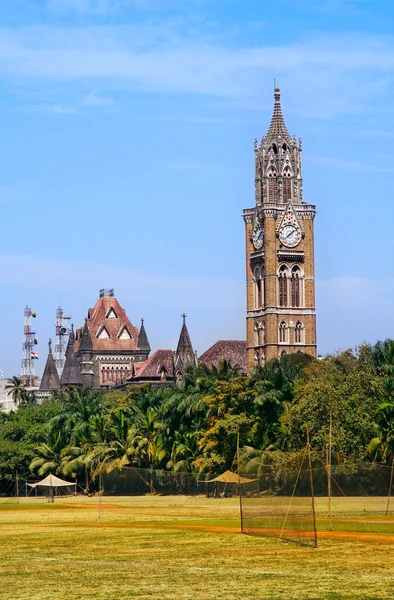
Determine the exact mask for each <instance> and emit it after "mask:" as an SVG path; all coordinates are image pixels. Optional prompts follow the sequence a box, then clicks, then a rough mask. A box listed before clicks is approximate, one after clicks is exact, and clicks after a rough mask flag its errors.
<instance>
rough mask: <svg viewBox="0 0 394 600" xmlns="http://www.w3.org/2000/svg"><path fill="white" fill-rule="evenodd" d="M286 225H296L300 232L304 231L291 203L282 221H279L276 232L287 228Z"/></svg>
mask: <svg viewBox="0 0 394 600" xmlns="http://www.w3.org/2000/svg"><path fill="white" fill-rule="evenodd" d="M285 225H294V226H295V227H297V229H299V230H300V231H302V232H303V231H304V229H303V227H302V225H301V223H300V221H299V220H298V217H297V215H296V212H295V210H294V207H293V204H292V203H291V202H289V206H288V207H287V209H286V210H285V212H284V214H283V217H282V219H281V220H280V221H278V225H277V226H276V230H277V231H279V230H280V229H282V227H285Z"/></svg>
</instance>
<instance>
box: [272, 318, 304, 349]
mask: <svg viewBox="0 0 394 600" xmlns="http://www.w3.org/2000/svg"><path fill="white" fill-rule="evenodd" d="M278 339H279V343H280V344H292V343H294V344H304V343H305V327H304V325H303V324H302V323H301V321H297V323H296V325H295V327H294V340H290V330H289V326H288V324H287V322H286V321H281V322H280V323H279V331H278Z"/></svg>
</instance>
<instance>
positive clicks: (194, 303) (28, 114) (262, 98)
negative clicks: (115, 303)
mask: <svg viewBox="0 0 394 600" xmlns="http://www.w3.org/2000/svg"><path fill="white" fill-rule="evenodd" d="M393 31H394V7H393V5H392V3H391V2H389V1H388V0H387V1H386V2H384V1H377V0H374V1H369V0H349V1H346V0H342V1H339V0H320V1H319V0H297V1H296V2H295V1H293V0H264V1H263V0H248V1H246V2H245V1H244V0H13V1H12V2H11V1H10V0H9V1H7V2H3V3H2V10H1V14H0V123H1V131H2V134H1V141H0V164H1V168H0V206H1V216H2V219H1V222H2V229H1V238H0V244H1V247H0V266H1V271H0V273H1V275H0V288H1V298H2V310H1V315H0V330H1V344H0V368H1V369H3V370H4V373H5V375H7V376H10V375H12V374H14V373H17V372H19V369H20V358H21V345H22V341H23V340H22V336H23V308H24V306H25V305H26V304H29V305H30V306H32V307H33V308H35V309H36V310H37V313H38V316H37V319H36V320H35V323H34V325H35V327H36V329H37V333H38V338H39V347H38V350H39V353H40V361H39V363H38V365H37V370H38V371H39V372H40V371H41V370H42V368H43V366H44V363H45V358H46V342H47V339H48V337H49V336H50V335H51V336H52V337H53V335H54V332H53V323H54V318H55V311H56V308H57V306H58V304H59V301H60V302H61V305H62V307H63V309H64V310H65V312H66V313H68V314H71V315H72V320H73V322H74V323H75V324H76V325H80V324H82V322H83V318H84V317H85V315H86V312H87V309H88V308H89V307H90V306H93V305H94V302H95V301H96V298H97V296H98V290H99V288H101V287H114V288H115V292H116V295H117V297H118V299H119V301H120V303H121V304H122V305H123V306H124V307H125V308H126V310H127V312H128V315H129V317H130V319H131V321H132V322H133V323H135V324H136V325H138V324H139V319H140V318H141V317H144V318H145V325H146V329H147V333H148V336H149V339H150V342H151V346H152V348H153V349H156V348H159V347H162V348H174V347H175V346H176V343H177V338H178V334H179V330H180V327H181V317H180V315H181V313H182V312H183V311H185V312H186V313H187V314H188V326H189V331H190V334H191V337H192V340H193V343H194V345H195V347H196V349H197V350H198V352H199V353H201V352H203V351H204V350H206V349H207V348H208V347H209V346H210V345H211V344H212V343H214V342H215V341H216V340H217V339H220V338H227V339H234V338H235V339H239V338H243V337H244V335H245V334H244V314H245V291H244V280H245V275H244V267H245V257H244V225H243V221H242V219H241V214H242V209H243V208H246V207H250V206H253V202H254V184H253V177H254V170H253V169H254V165H253V159H254V153H253V140H254V138H255V137H257V138H260V137H261V135H262V134H264V133H265V132H266V130H267V129H268V125H269V121H270V118H271V112H272V106H273V80H274V78H276V79H277V80H278V81H279V85H280V87H281V92H282V108H283V112H284V116H285V120H286V123H287V127H288V129H289V131H290V133H291V134H292V135H293V134H296V135H297V136H300V137H301V138H302V140H303V174H304V199H305V200H306V201H309V202H312V203H315V204H316V206H317V210H318V216H317V218H316V222H315V224H316V291H317V311H318V343H319V351H320V352H322V353H326V352H333V351H335V350H337V349H339V348H347V347H350V346H354V345H356V344H357V343H360V342H362V341H363V340H368V341H371V342H374V341H376V340H377V339H379V338H384V337H390V336H391V337H394V317H393V315H394V310H393V309H394V276H393V266H392V257H393V254H394V235H393V231H394V209H393V197H394V193H393V192H394V189H393V188H394V184H393V176H392V172H393V167H392V162H393V158H394V150H393V141H394V126H393V116H394V103H393V92H394V35H393Z"/></svg>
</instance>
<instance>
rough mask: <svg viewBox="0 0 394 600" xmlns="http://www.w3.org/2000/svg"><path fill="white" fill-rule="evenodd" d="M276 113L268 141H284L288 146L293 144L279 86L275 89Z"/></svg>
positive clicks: (267, 136)
mask: <svg viewBox="0 0 394 600" xmlns="http://www.w3.org/2000/svg"><path fill="white" fill-rule="evenodd" d="M274 100H275V101H274V112H273V113H272V118H271V124H270V126H269V129H268V133H267V135H266V140H267V141H270V142H271V141H274V140H278V139H279V140H282V141H286V142H287V143H288V144H291V143H292V139H291V137H290V134H289V132H288V131H287V127H286V124H285V121H284V118H283V114H282V107H281V104H280V89H279V87H278V86H277V85H275V88H274Z"/></svg>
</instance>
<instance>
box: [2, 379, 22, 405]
mask: <svg viewBox="0 0 394 600" xmlns="http://www.w3.org/2000/svg"><path fill="white" fill-rule="evenodd" d="M5 389H6V390H10V391H9V392H8V394H7V395H11V397H12V399H13V401H14V404H15V406H18V404H21V403H22V402H23V400H24V398H25V396H26V394H27V390H26V387H25V381H24V380H23V379H22V378H21V377H18V375H14V376H13V377H11V379H10V380H9V383H7V385H6V386H5Z"/></svg>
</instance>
